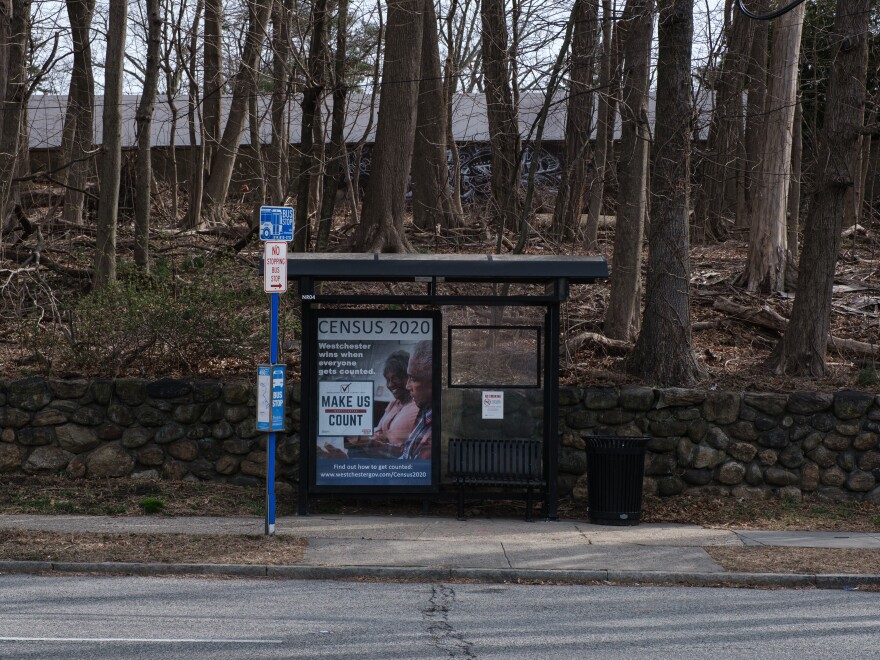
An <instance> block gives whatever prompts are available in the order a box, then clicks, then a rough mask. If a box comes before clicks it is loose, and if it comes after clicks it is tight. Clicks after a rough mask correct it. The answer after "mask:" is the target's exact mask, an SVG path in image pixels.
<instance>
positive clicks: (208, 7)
mask: <svg viewBox="0 0 880 660" xmlns="http://www.w3.org/2000/svg"><path fill="white" fill-rule="evenodd" d="M204 2H205V36H204V44H203V52H202V57H203V58H204V72H203V76H204V77H203V80H202V87H203V92H202V140H204V142H205V147H204V152H205V153H204V166H205V168H204V174H203V176H205V181H206V182H207V177H208V176H209V175H210V173H211V166H212V164H213V162H214V154H216V153H217V149H218V146H219V144H220V130H221V129H220V118H221V116H222V110H223V109H222V102H223V88H224V86H225V83H226V81H225V79H224V76H223V44H222V39H223V2H222V0H204ZM202 171H203V170H201V169H200V170H199V172H202Z"/></svg>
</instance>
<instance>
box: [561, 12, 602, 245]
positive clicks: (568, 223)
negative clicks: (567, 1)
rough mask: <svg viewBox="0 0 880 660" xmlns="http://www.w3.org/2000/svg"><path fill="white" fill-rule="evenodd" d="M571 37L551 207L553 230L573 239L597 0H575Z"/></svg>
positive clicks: (585, 155)
mask: <svg viewBox="0 0 880 660" xmlns="http://www.w3.org/2000/svg"><path fill="white" fill-rule="evenodd" d="M574 14H575V18H574V21H575V23H574V26H575V27H574V37H573V39H572V44H571V66H570V69H569V71H570V73H569V75H570V83H569V89H568V94H569V97H568V112H567V114H566V120H565V121H566V123H565V147H564V151H563V156H562V162H563V167H562V177H561V180H560V182H559V189H558V190H557V193H556V206H555V207H554V209H553V230H554V233H555V234H556V236H558V237H559V238H561V239H569V240H571V239H574V238H575V236H576V235H577V233H578V232H579V226H580V219H581V213H582V212H583V210H584V198H585V196H586V192H587V164H588V162H589V160H590V134H591V133H592V131H593V97H594V91H593V71H594V68H595V55H596V52H595V51H596V44H597V41H598V36H599V35H598V32H597V23H598V18H599V1H598V0H575V4H574Z"/></svg>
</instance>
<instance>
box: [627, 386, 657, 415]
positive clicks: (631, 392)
mask: <svg viewBox="0 0 880 660" xmlns="http://www.w3.org/2000/svg"><path fill="white" fill-rule="evenodd" d="M654 399H655V394H654V390H653V389H652V388H650V387H638V386H633V385H628V386H624V387H622V388H620V406H621V407H622V408H624V409H625V410H650V409H651V408H653V407H654Z"/></svg>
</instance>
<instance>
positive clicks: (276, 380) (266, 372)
mask: <svg viewBox="0 0 880 660" xmlns="http://www.w3.org/2000/svg"><path fill="white" fill-rule="evenodd" d="M286 371H287V367H285V366H284V365H283V364H272V365H270V364H261V365H259V366H258V367H257V430H258V431H283V430H284V380H285V375H286Z"/></svg>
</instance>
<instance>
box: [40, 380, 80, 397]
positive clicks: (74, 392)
mask: <svg viewBox="0 0 880 660" xmlns="http://www.w3.org/2000/svg"><path fill="white" fill-rule="evenodd" d="M49 387H50V388H51V389H52V392H53V393H54V394H55V398H57V399H80V398H82V397H83V396H84V395H85V393H86V391H88V389H89V381H87V380H82V379H79V380H56V379H52V380H50V381H49Z"/></svg>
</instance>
